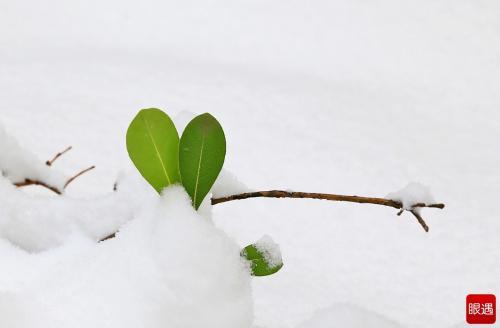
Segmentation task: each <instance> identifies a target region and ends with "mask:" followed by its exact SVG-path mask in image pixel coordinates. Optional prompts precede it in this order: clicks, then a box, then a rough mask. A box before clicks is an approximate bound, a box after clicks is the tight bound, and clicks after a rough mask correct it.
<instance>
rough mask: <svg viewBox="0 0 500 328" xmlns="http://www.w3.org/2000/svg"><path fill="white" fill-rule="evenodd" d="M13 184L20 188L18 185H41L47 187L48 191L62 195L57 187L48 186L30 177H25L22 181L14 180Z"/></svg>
mask: <svg viewBox="0 0 500 328" xmlns="http://www.w3.org/2000/svg"><path fill="white" fill-rule="evenodd" d="M14 186H16V187H18V188H20V187H26V186H41V187H45V188H47V189H49V190H50V191H53V192H55V193H56V194H58V195H62V191H60V190H59V189H58V188H56V187H54V186H50V185H48V184H46V183H45V182H43V181H38V180H31V179H25V180H24V181H23V182H16V183H14Z"/></svg>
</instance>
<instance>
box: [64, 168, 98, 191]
mask: <svg viewBox="0 0 500 328" xmlns="http://www.w3.org/2000/svg"><path fill="white" fill-rule="evenodd" d="M93 169H95V165H92V166H91V167H87V168H86V169H85V170H81V171H80V172H78V173H77V174H75V175H74V176H72V177H71V178H69V179H68V181H66V183H65V184H64V189H66V187H68V185H69V184H70V183H71V182H73V181H75V179H76V178H78V177H79V176H81V175H83V174H85V173H87V172H88V171H90V170H93Z"/></svg>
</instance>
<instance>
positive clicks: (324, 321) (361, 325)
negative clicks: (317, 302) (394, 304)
mask: <svg viewBox="0 0 500 328" xmlns="http://www.w3.org/2000/svg"><path fill="white" fill-rule="evenodd" d="M334 327H335V328H368V327H369V328H401V327H403V326H401V325H399V324H398V323H396V322H394V321H392V320H390V319H388V318H386V317H384V316H382V315H380V314H377V313H375V312H372V311H369V310H366V309H363V308H361V307H358V306H355V305H351V304H344V303H337V304H334V305H332V306H331V307H329V308H326V309H323V310H320V311H318V312H316V314H315V315H314V316H313V317H312V318H310V319H309V320H307V321H305V322H304V323H302V324H300V325H299V326H298V327H297V328H334Z"/></svg>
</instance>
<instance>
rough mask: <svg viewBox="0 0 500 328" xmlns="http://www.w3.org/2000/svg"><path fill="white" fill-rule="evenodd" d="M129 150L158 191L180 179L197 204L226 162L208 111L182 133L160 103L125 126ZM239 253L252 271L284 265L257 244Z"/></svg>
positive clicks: (220, 132)
mask: <svg viewBox="0 0 500 328" xmlns="http://www.w3.org/2000/svg"><path fill="white" fill-rule="evenodd" d="M127 150H128V153H129V156H130V158H131V159H132V162H133V163H134V165H135V166H136V167H137V169H138V170H139V172H140V173H141V175H142V176H143V177H144V179H146V180H147V181H148V182H149V184H151V186H152V187H153V188H154V189H155V190H156V191H157V192H158V193H161V191H162V190H163V189H164V188H166V187H168V186H170V185H172V184H176V183H180V184H182V185H183V186H184V188H185V189H186V191H187V193H188V194H189V196H191V200H192V204H193V207H194V208H195V209H198V208H199V207H200V205H201V203H202V201H203V199H204V198H205V196H206V195H207V194H208V192H209V191H210V189H211V188H212V186H213V184H214V183H215V180H216V179H217V176H218V175H219V173H220V171H221V169H222V166H223V164H224V158H225V156H226V138H225V136H224V131H223V129H222V127H221V126H220V124H219V122H218V121H217V120H216V119H215V117H213V116H212V115H210V114H208V113H205V114H202V115H199V116H197V117H195V118H194V119H193V120H192V121H191V122H189V124H188V125H187V126H186V128H185V129H184V132H183V133H182V136H181V137H180V139H179V133H178V132H177V129H176V128H175V125H174V123H173V122H172V120H171V119H170V117H169V116H168V115H167V114H166V113H164V112H163V111H161V110H159V109H156V108H149V109H143V110H141V111H140V112H139V113H138V114H137V116H136V117H135V118H134V119H133V121H132V123H130V126H129V128H128V130H127ZM241 256H242V257H243V258H245V259H246V260H248V261H249V263H250V267H251V271H252V272H251V273H252V275H254V276H267V275H271V274H273V273H275V272H277V271H278V270H279V269H281V267H282V266H283V264H280V265H276V264H273V263H270V262H269V261H268V260H267V258H266V254H264V253H263V252H262V251H261V250H259V248H258V247H257V246H256V245H254V244H253V245H249V246H247V247H245V248H244V249H243V250H242V252H241Z"/></svg>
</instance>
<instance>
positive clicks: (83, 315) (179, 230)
mask: <svg viewBox="0 0 500 328" xmlns="http://www.w3.org/2000/svg"><path fill="white" fill-rule="evenodd" d="M101 218H102V219H104V220H105V219H106V218H105V217H101ZM239 251H240V249H239V246H238V245H236V244H235V243H234V242H233V241H232V240H231V239H230V238H228V237H227V235H226V234H225V233H224V232H222V231H221V230H219V229H217V228H215V227H214V226H213V224H212V223H211V222H210V221H209V220H207V219H205V218H203V217H201V216H200V215H198V214H197V213H196V212H195V211H194V209H193V208H192V206H191V202H190V200H189V196H188V195H187V194H186V193H185V191H184V189H183V188H182V187H178V186H174V187H170V188H169V189H167V190H165V192H164V193H163V195H162V197H161V199H158V198H157V199H156V200H155V201H153V202H152V204H150V206H148V207H145V208H143V210H142V211H141V213H140V214H138V215H137V217H136V218H135V219H134V220H132V221H130V223H127V224H126V225H125V226H123V227H122V229H120V233H119V234H118V235H117V236H116V238H113V239H111V240H107V241H105V242H102V243H96V242H95V241H94V240H89V239H87V238H82V237H81V236H79V237H75V236H73V238H70V239H69V240H68V241H67V242H66V246H65V247H63V248H58V249H57V250H54V251H51V252H45V253H43V255H42V254H29V253H26V252H24V251H22V250H20V249H17V248H15V247H13V246H12V245H9V244H7V243H6V242H1V243H0V258H2V272H1V273H0V326H2V327H13V328H17V327H19V328H21V327H23V328H24V327H26V328H28V327H29V328H31V327H47V328H49V327H50V328H57V327H61V328H62V327H76V328H78V327H82V328H83V327H92V326H96V325H97V326H99V327H124V328H126V327H151V328H153V327H165V326H168V327H173V328H181V327H182V328H187V327H192V328H195V327H213V328H219V327H222V328H224V327H227V328H230V327H231V328H232V327H250V325H251V323H252V320H253V314H252V306H253V305H252V298H251V293H250V275H249V273H248V271H247V268H246V266H245V264H244V263H243V261H242V260H241V258H240V255H239Z"/></svg>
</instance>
